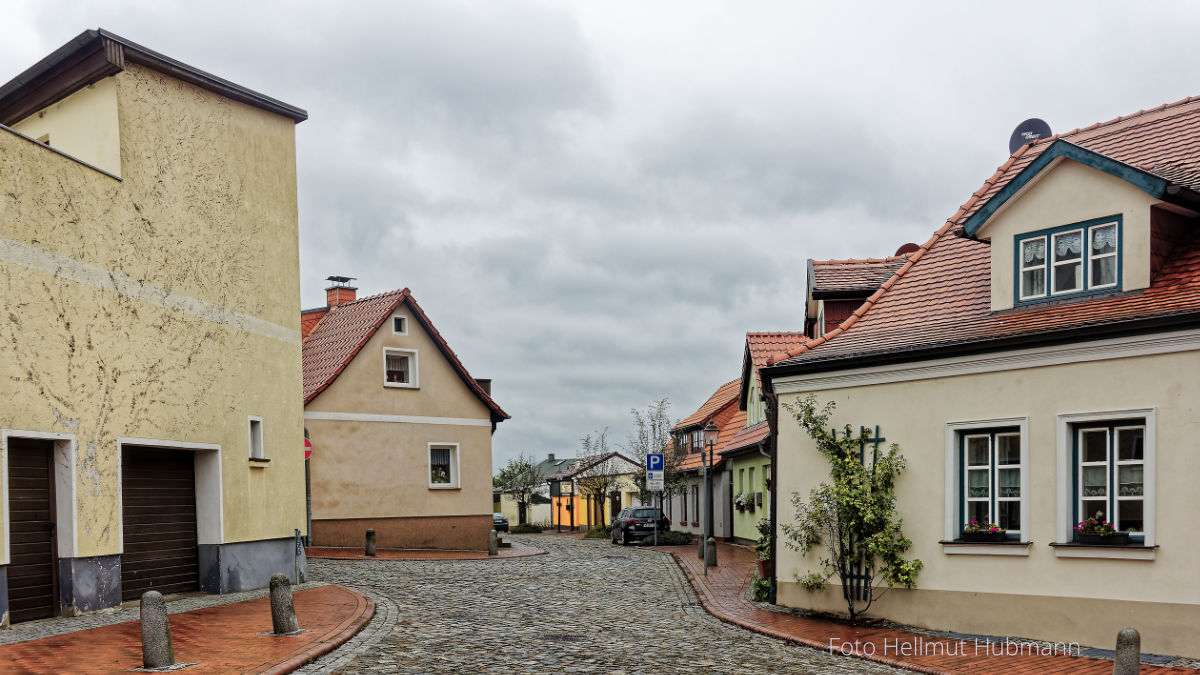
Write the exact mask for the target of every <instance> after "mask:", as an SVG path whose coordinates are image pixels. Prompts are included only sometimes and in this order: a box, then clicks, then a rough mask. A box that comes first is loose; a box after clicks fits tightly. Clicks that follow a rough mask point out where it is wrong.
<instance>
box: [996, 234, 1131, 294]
mask: <svg viewBox="0 0 1200 675" xmlns="http://www.w3.org/2000/svg"><path fill="white" fill-rule="evenodd" d="M1016 247H1017V281H1016V285H1017V288H1016V295H1017V302H1019V303H1027V302H1037V301H1039V300H1048V299H1051V298H1055V297H1060V296H1067V295H1073V294H1084V293H1094V292H1100V291H1108V290H1116V289H1119V288H1120V285H1121V274H1120V272H1121V271H1120V248H1121V217H1120V216H1113V217H1110V218H1101V219H1097V220H1090V221H1087V222H1083V223H1077V224H1075V225H1067V226H1065V227H1058V228H1054V229H1050V230H1043V231H1041V232H1033V233H1030V234H1027V235H1022V236H1020V237H1017V239H1016Z"/></svg>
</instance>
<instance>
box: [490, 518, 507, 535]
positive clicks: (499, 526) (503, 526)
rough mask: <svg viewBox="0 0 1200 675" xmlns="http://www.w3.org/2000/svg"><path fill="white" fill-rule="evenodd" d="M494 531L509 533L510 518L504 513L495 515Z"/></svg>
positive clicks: (493, 521)
mask: <svg viewBox="0 0 1200 675" xmlns="http://www.w3.org/2000/svg"><path fill="white" fill-rule="evenodd" d="M492 529H493V530H495V531H497V532H508V517H507V516H505V515H504V514H503V513H493V514H492Z"/></svg>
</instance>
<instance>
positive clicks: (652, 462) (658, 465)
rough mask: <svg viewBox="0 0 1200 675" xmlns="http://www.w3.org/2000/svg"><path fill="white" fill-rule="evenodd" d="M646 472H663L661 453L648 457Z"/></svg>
mask: <svg viewBox="0 0 1200 675" xmlns="http://www.w3.org/2000/svg"><path fill="white" fill-rule="evenodd" d="M646 470H647V471H662V470H663V456H662V453H661V452H656V453H650V454H648V455H646Z"/></svg>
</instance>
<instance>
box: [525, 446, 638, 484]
mask: <svg viewBox="0 0 1200 675" xmlns="http://www.w3.org/2000/svg"><path fill="white" fill-rule="evenodd" d="M612 459H619V460H621V461H623V462H625V463H626V464H628V465H629V466H625V467H621V468H623V469H626V470H625V471H620V472H618V473H617V474H614V475H620V474H624V473H632V472H634V471H638V470H640V469H641V468H642V467H641V465H640V464H638V463H637V462H635V461H633V460H632V459H629V458H628V457H626V456H625V455H622V454H621V453H619V452H610V453H608V454H604V455H600V456H598V457H582V458H579V459H575V460H572V461H571V464H570V465H568V466H567V467H565V468H563V469H562V470H560V471H558V472H556V473H553V474H551V475H550V476H549V477H548V478H547V480H566V479H568V478H574V477H576V476H578V475H579V474H581V473H583V472H584V471H587V470H588V469H590V468H592V467H594V466H597V465H599V464H603V463H604V462H607V461H609V460H612Z"/></svg>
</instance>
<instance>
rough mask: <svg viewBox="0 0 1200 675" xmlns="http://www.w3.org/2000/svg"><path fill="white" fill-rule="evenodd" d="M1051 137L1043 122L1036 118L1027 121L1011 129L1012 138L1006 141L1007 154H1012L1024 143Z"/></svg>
mask: <svg viewBox="0 0 1200 675" xmlns="http://www.w3.org/2000/svg"><path fill="white" fill-rule="evenodd" d="M1052 135H1053V134H1052V133H1051V132H1050V125H1049V124H1046V122H1045V121H1043V120H1039V119H1038V118H1036V117H1032V118H1030V119H1027V120H1025V121H1024V122H1021V123H1020V124H1018V125H1017V128H1016V129H1013V132H1012V138H1010V139H1008V154H1010V155H1011V154H1013V153H1014V152H1016V151H1017V149H1018V148H1020V147H1021V146H1022V145H1025V144H1026V143H1032V142H1034V141H1036V140H1037V139H1039V138H1049V137H1050V136H1052Z"/></svg>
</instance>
